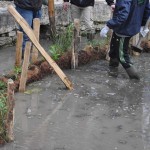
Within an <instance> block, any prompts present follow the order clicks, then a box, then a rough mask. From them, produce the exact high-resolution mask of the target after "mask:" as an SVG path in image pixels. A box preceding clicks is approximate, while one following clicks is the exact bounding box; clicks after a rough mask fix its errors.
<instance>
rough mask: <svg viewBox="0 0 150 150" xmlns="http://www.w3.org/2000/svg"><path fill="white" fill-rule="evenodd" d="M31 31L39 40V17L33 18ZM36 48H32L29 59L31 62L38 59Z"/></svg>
mask: <svg viewBox="0 0 150 150" xmlns="http://www.w3.org/2000/svg"><path fill="white" fill-rule="evenodd" d="M33 32H34V34H35V36H36V38H37V40H38V41H39V36H40V19H39V18H35V19H34V20H33ZM38 53H39V52H38V50H37V48H36V47H35V46H33V48H32V55H31V60H32V63H35V62H36V61H37V60H38V55H39V54H38Z"/></svg>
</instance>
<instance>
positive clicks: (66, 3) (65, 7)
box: [63, 2, 70, 11]
mask: <svg viewBox="0 0 150 150" xmlns="http://www.w3.org/2000/svg"><path fill="white" fill-rule="evenodd" d="M69 7H70V3H69V2H64V3H63V9H64V10H65V11H67V10H68V8H69Z"/></svg>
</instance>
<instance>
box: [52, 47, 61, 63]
mask: <svg viewBox="0 0 150 150" xmlns="http://www.w3.org/2000/svg"><path fill="white" fill-rule="evenodd" d="M59 49H60V47H59V45H52V46H51V47H50V54H51V57H52V59H54V60H58V59H59V57H60V55H61V53H60V52H59Z"/></svg>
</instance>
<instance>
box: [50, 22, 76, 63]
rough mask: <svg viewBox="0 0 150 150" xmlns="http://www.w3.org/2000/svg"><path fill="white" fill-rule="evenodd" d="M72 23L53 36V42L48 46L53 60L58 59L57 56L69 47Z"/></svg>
mask: <svg viewBox="0 0 150 150" xmlns="http://www.w3.org/2000/svg"><path fill="white" fill-rule="evenodd" d="M73 28H74V26H73V24H70V25H69V26H68V27H66V28H64V30H63V31H61V33H59V35H57V36H56V37H55V42H54V44H53V45H52V46H50V50H49V51H50V55H51V57H52V58H53V59H54V60H58V59H59V57H60V56H61V55H62V54H63V53H64V52H66V51H68V49H69V48H70V47H71V44H72V39H73Z"/></svg>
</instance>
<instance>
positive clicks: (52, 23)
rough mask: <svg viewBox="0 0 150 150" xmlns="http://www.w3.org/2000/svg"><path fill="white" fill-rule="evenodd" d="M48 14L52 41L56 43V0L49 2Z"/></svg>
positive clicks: (49, 0)
mask: <svg viewBox="0 0 150 150" xmlns="http://www.w3.org/2000/svg"><path fill="white" fill-rule="evenodd" d="M48 14H49V23H50V30H49V31H50V37H51V40H53V41H54V40H55V35H56V26H55V8H54V0H48Z"/></svg>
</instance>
